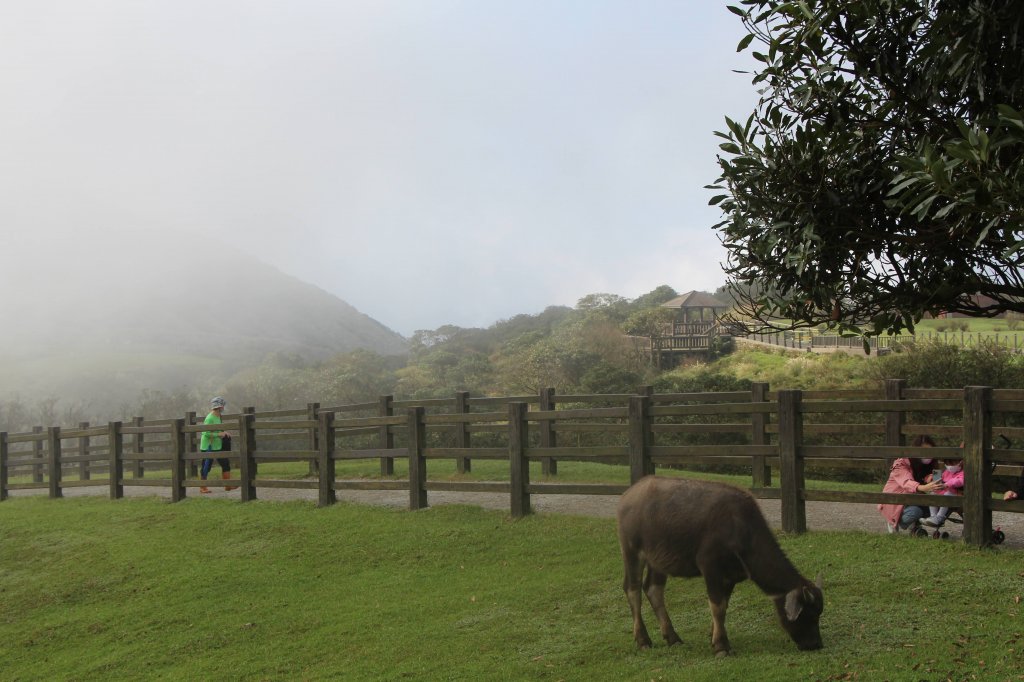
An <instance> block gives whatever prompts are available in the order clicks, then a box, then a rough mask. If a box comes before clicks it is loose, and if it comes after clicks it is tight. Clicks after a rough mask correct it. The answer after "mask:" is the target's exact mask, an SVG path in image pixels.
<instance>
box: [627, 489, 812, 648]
mask: <svg viewBox="0 0 1024 682" xmlns="http://www.w3.org/2000/svg"><path fill="white" fill-rule="evenodd" d="M616 517H617V519H618V529H619V546H620V547H621V548H622V561H623V563H624V564H625V569H626V575H625V579H624V580H623V585H622V587H623V589H624V590H625V592H626V598H627V599H628V600H629V608H630V610H631V611H632V612H633V639H635V640H636V643H637V646H639V647H641V648H647V647H649V646H651V638H650V635H648V634H647V627H646V626H645V625H644V621H643V618H641V616H640V604H641V601H642V597H641V595H640V586H641V581H642V582H643V591H644V592H645V593H646V594H647V599H648V600H649V601H650V602H651V607H652V608H653V609H654V613H655V614H656V615H657V616H658V623H659V625H660V626H661V635H662V636H663V637H664V638H665V641H666V642H668V643H669V644H675V643H677V642H680V641H681V640H680V639H679V635H677V634H676V631H675V629H674V628H673V627H672V621H671V620H670V619H669V617H668V611H667V610H666V609H665V582H666V581H667V580H668V576H670V575H671V576H681V577H686V578H692V577H695V576H698V575H702V576H704V584H705V586H706V587H707V593H708V602H709V604H710V606H711V646H712V647H713V648H714V651H715V653H716V655H718V656H727V655H729V654H730V653H731V651H732V647H731V646H730V645H729V637H728V635H727V634H726V632H725V611H726V608H727V607H728V606H729V596H730V595H731V594H732V590H733V587H735V585H736V583H739V582H742V581H744V580H746V579H747V578H750V579H751V580H753V581H754V583H755V584H756V585H757V586H758V587H760V588H761V590H762V591H764V592H765V593H766V594H767V595H768V596H769V597H771V599H772V601H773V602H774V603H775V610H776V611H777V612H778V615H779V622H780V623H781V624H782V627H783V629H784V630H785V631H786V632H788V633H789V636H790V637H791V638H792V639H793V641H794V642H796V645H797V647H798V648H800V649H804V650H807V649H820V648H821V633H820V632H819V631H818V618H819V617H820V616H821V611H822V608H823V606H824V602H823V599H822V592H821V580H820V578H819V580H818V581H817V583H811V582H810V581H808V580H807V579H805V578H804V577H803V576H802V575H800V573H799V572H798V571H797V570H796V568H794V567H793V564H791V563H790V561H789V559H787V558H786V555H785V554H784V553H783V552H782V548H780V547H779V543H778V542H777V541H776V539H775V535H774V533H772V530H771V529H770V528H769V527H768V522H767V521H765V518H764V515H763V514H762V513H761V509H760V507H758V505H757V502H756V501H755V500H754V498H753V497H751V495H750V494H749V493H747V492H746V491H744V490H740V489H739V488H735V487H733V486H730V485H725V484H723V483H711V482H707V481H692V480H685V479H676V478H659V477H657V476H647V477H645V478H642V479H641V480H639V481H637V483H636V484H634V485H633V486H631V487H630V488H629V490H627V491H626V492H625V493H624V494H623V495H622V499H621V500H620V501H619V506H618V510H617V512H616ZM645 569H646V576H645V575H644V571H645Z"/></svg>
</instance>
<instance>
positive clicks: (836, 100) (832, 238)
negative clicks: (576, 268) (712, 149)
mask: <svg viewBox="0 0 1024 682" xmlns="http://www.w3.org/2000/svg"><path fill="white" fill-rule="evenodd" d="M729 9H730V10H731V11H732V12H733V13H734V14H737V15H738V16H739V17H740V18H741V20H742V22H743V25H744V26H745V28H746V29H747V35H746V36H745V37H744V38H743V39H742V40H741V41H740V43H739V45H738V50H744V49H753V56H754V57H755V59H756V60H757V61H758V62H759V63H760V66H759V67H758V69H757V70H756V72H755V74H754V77H753V83H754V84H755V85H756V86H757V87H759V88H762V89H761V90H760V92H761V98H760V101H759V103H758V105H757V106H756V108H755V110H754V112H753V113H752V114H751V115H750V116H749V118H748V119H747V120H746V121H745V122H739V121H735V120H732V119H728V118H727V119H726V125H727V128H728V130H726V131H724V132H718V133H716V134H717V135H719V136H720V137H722V138H724V139H725V141H724V143H722V144H721V149H722V151H723V154H720V156H719V159H718V161H719V166H720V169H721V176H720V177H719V178H718V180H717V182H716V184H714V185H710V186H709V188H711V189H716V190H723V191H721V192H716V195H715V196H714V197H713V198H712V199H711V204H713V205H714V204H717V205H719V206H720V207H721V209H722V211H723V214H724V219H723V221H722V222H720V223H719V224H718V225H716V226H715V227H716V229H717V230H718V231H719V232H720V237H721V239H722V241H723V243H724V245H725V247H726V248H727V250H728V259H727V263H726V273H727V274H728V276H729V280H730V285H731V289H732V290H733V295H734V297H735V298H736V300H737V301H739V302H740V303H741V310H742V311H743V312H744V313H745V314H746V315H747V321H748V322H749V323H751V324H752V326H766V325H767V326H776V327H780V326H781V327H802V326H815V325H820V324H826V325H828V326H829V327H831V328H833V329H838V330H839V331H841V332H851V333H864V334H866V335H873V334H880V333H883V332H886V331H888V332H891V333H898V332H900V331H902V330H903V329H910V330H913V326H914V323H915V322H917V321H918V320H920V319H921V318H922V317H923V316H924V315H926V314H929V313H932V314H935V313H940V312H960V313H966V314H969V315H973V316H994V315H997V314H999V313H1001V312H1006V311H1018V312H1022V311H1024V276H1022V271H1021V265H1022V257H1024V254H1022V249H1024V242H1022V235H1021V233H1022V230H1024V227H1022V212H1024V196H1022V193H1024V115H1022V110H1024V8H1022V3H1021V2H1019V0H1018V1H1013V2H1007V1H1005V0H987V1H986V0H976V1H966V0H960V1H953V0H860V1H850V0H822V1H820V2H814V1H811V0H808V1H806V2H780V1H778V0H744V1H743V2H742V3H741V4H740V5H739V6H733V7H730V8H729Z"/></svg>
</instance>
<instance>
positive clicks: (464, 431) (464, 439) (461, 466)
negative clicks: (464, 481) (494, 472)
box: [455, 391, 473, 474]
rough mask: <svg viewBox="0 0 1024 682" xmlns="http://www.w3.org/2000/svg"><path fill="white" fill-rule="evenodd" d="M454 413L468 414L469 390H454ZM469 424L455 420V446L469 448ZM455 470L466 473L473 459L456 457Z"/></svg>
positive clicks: (470, 469) (470, 467) (471, 467)
mask: <svg viewBox="0 0 1024 682" xmlns="http://www.w3.org/2000/svg"><path fill="white" fill-rule="evenodd" d="M455 413H456V414H469V391H456V392H455ZM469 443H470V436H469V424H467V423H466V422H457V423H456V424H455V447H457V448H467V449H468V448H469ZM455 470H456V471H457V472H458V473H460V474H468V473H469V472H471V471H472V470H473V460H472V458H470V457H456V458H455Z"/></svg>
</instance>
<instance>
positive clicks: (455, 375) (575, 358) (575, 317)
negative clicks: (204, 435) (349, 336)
mask: <svg viewBox="0 0 1024 682" xmlns="http://www.w3.org/2000/svg"><path fill="white" fill-rule="evenodd" d="M675 296H676V292H675V290H673V289H672V288H671V287H668V286H665V285H662V286H660V287H658V288H657V289H654V290H653V291H651V292H649V293H647V294H644V295H643V296H640V297H638V298H637V299H634V300H630V299H628V298H624V297H622V296H618V295H615V294H608V293H599V294H591V295H588V296H584V297H583V298H581V299H580V301H579V303H578V305H577V306H576V307H575V308H568V307H565V306H552V307H549V308H547V309H545V310H544V311H543V312H541V313H538V314H536V315H516V316H515V317H512V318H509V319H507V320H501V321H499V322H496V323H495V324H493V325H491V326H490V327H488V328H486V329H479V328H463V327H458V326H455V325H444V326H442V327H439V328H437V329H433V330H419V331H417V332H416V333H415V334H414V335H413V337H412V339H411V344H410V352H409V354H408V356H407V357H399V356H382V355H378V354H377V353H373V352H371V351H367V350H356V351H352V352H349V353H343V354H340V355H337V356H334V357H332V358H330V359H328V360H325V361H320V362H312V361H308V360H306V359H304V358H302V357H300V356H298V355H296V354H294V353H271V354H269V355H268V356H266V357H265V358H264V360H263V362H261V363H259V364H257V365H254V366H249V367H245V368H244V369H242V370H240V371H238V372H237V373H235V374H234V375H233V376H232V377H230V378H229V379H228V380H226V381H224V382H223V383H220V384H219V385H209V386H202V387H184V386H183V387H180V388H178V389H175V390H169V391H168V390H163V391H161V390H146V391H142V392H140V393H139V395H138V396H136V397H135V398H134V400H132V401H131V402H126V403H124V404H122V405H119V406H118V407H117V408H116V410H113V411H115V412H116V413H117V417H118V418H130V417H132V416H135V415H141V416H144V417H146V418H150V419H153V418H167V417H171V416H183V415H184V414H185V413H186V412H188V411H193V410H195V411H199V412H203V411H204V410H205V408H206V406H207V404H208V401H209V399H210V397H211V396H212V395H214V394H222V395H224V396H225V397H226V398H227V399H228V403H229V406H230V407H229V411H230V410H234V409H238V408H241V407H244V406H247V405H252V406H256V407H257V409H259V410H277V409H294V408H300V407H304V406H305V405H306V403H308V402H310V401H319V402H320V403H321V405H341V404H350V403H364V402H370V401H373V400H376V398H377V397H378V396H381V395H388V394H390V395H395V396H396V397H398V398H399V399H406V398H442V397H451V396H452V395H453V393H454V392H456V391H469V392H470V393H471V394H473V395H478V396H482V395H535V394H536V393H537V392H538V391H540V390H541V389H542V388H548V387H554V388H556V389H557V390H558V391H559V392H560V393H566V394H571V393H624V392H632V391H634V390H636V388H637V386H639V385H641V384H644V383H647V382H650V381H652V380H653V379H654V378H656V376H657V374H658V372H657V370H656V369H654V368H653V367H651V364H650V358H649V357H648V355H647V353H646V345H643V344H641V345H638V344H637V343H636V342H635V339H633V338H631V337H630V335H631V334H640V335H650V334H655V333H657V332H659V331H660V329H661V328H662V325H663V324H664V323H666V322H668V321H669V320H671V318H672V316H673V314H674V313H673V311H672V310H668V309H665V308H660V307H659V306H660V304H661V303H663V302H665V301H667V300H669V299H671V298H674V297H675ZM60 407H61V406H59V405H58V404H57V402H56V401H41V402H40V403H39V404H35V405H32V406H31V407H29V406H26V405H24V404H23V403H21V402H19V401H9V402H0V420H2V421H0V428H2V425H3V424H9V425H11V426H9V427H8V429H9V430H17V429H22V428H25V427H28V426H31V425H32V424H44V423H45V424H55V423H58V422H60V423H62V424H73V423H77V421H69V420H68V418H70V417H75V418H76V419H77V418H78V417H79V416H81V418H82V419H87V418H88V417H87V416H85V415H84V411H82V412H75V413H74V414H72V413H71V412H68V411H67V410H65V411H64V412H65V413H62V412H61V410H60ZM111 411H112V410H109V409H107V410H105V414H106V415H107V416H106V417H104V418H109V414H110V412H111ZM79 420H80V419H79Z"/></svg>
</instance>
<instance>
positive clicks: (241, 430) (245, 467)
mask: <svg viewBox="0 0 1024 682" xmlns="http://www.w3.org/2000/svg"><path fill="white" fill-rule="evenodd" d="M246 409H247V410H250V411H248V412H242V413H241V414H239V415H238V476H239V478H240V479H241V486H240V487H241V489H242V502H251V501H252V500H255V499H256V474H257V466H256V429H254V428H253V422H255V421H256V408H246Z"/></svg>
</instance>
